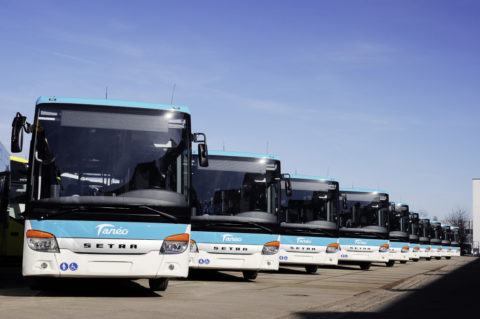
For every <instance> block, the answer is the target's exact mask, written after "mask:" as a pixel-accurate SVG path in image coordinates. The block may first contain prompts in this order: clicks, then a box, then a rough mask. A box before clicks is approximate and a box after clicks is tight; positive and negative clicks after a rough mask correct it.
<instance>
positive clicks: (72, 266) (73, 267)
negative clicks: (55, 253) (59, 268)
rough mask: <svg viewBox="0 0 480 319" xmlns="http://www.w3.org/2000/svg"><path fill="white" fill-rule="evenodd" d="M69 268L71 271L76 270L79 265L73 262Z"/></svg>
mask: <svg viewBox="0 0 480 319" xmlns="http://www.w3.org/2000/svg"><path fill="white" fill-rule="evenodd" d="M69 268H70V270H71V271H75V270H77V269H78V265H77V263H71V264H70V267H69Z"/></svg>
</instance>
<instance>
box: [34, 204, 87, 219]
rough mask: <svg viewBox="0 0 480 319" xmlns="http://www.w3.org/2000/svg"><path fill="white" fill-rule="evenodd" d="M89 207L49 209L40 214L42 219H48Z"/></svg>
mask: <svg viewBox="0 0 480 319" xmlns="http://www.w3.org/2000/svg"><path fill="white" fill-rule="evenodd" d="M86 210H87V209H86V208H85V207H72V208H66V209H61V210H55V211H49V212H46V213H44V214H42V215H41V216H40V219H48V218H50V217H57V216H62V215H66V214H71V213H75V212H80V211H86Z"/></svg>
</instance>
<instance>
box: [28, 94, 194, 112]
mask: <svg viewBox="0 0 480 319" xmlns="http://www.w3.org/2000/svg"><path fill="white" fill-rule="evenodd" d="M60 103H61V104H85V105H99V106H117V107H135V108H143V109H156V110H171V111H178V112H183V113H187V114H190V110H189V109H188V107H186V106H177V105H165V104H156V103H148V102H137V101H125V100H109V99H88V98H72V97H55V96H40V97H39V98H38V99H37V103H36V105H39V104H60Z"/></svg>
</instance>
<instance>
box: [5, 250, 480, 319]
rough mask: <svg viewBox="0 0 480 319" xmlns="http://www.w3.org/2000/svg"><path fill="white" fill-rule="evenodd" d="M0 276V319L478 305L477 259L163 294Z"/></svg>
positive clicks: (411, 312)
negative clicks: (31, 284)
mask: <svg viewBox="0 0 480 319" xmlns="http://www.w3.org/2000/svg"><path fill="white" fill-rule="evenodd" d="M0 270H1V271H2V272H1V274H0V276H1V277H0V279H1V280H0V318H29V319H31V318H50V319H54V318H100V317H103V318H153V317H155V318H166V317H167V316H168V317H169V318H215V317H216V318H298V319H303V318H370V317H373V318H402V319H405V318H420V317H422V314H428V316H427V317H425V318H430V317H431V318H439V317H446V316H447V315H450V314H454V310H455V309H460V310H461V311H464V312H465V313H468V311H471V310H472V309H474V308H475V307H476V305H477V304H478V302H477V304H475V302H476V301H474V300H473V299H474V298H478V297H476V295H475V294H473V295H472V294H469V293H468V292H467V290H466V289H468V288H469V287H471V286H473V285H476V287H475V289H476V290H478V289H479V287H480V285H479V284H480V259H476V258H471V257H458V258H455V259H452V260H444V259H442V260H440V261H438V260H432V261H420V262H416V263H414V262H409V263H408V264H405V265H403V264H398V263H397V264H396V265H395V267H393V268H387V267H384V266H382V265H378V266H373V267H372V268H371V269H370V270H369V271H361V270H359V269H358V267H355V266H351V267H350V266H349V267H330V268H320V269H319V270H318V273H317V274H316V275H308V274H306V273H305V272H304V271H303V269H302V268H293V267H288V268H282V269H281V271H280V272H279V273H273V272H272V273H262V274H260V275H259V276H258V278H257V281H256V282H245V281H244V280H243V278H242V276H241V274H240V273H235V272H195V273H193V274H192V276H191V277H190V278H189V279H188V280H176V281H171V282H170V286H169V288H168V290H167V291H165V292H162V293H153V292H151V291H150V290H149V289H148V288H147V286H148V283H147V281H146V280H138V281H124V280H63V281H58V282H54V283H53V284H52V286H51V288H50V289H48V290H45V291H41V292H33V291H31V290H29V289H28V288H27V287H26V285H25V284H24V282H23V280H22V279H21V276H20V274H19V273H18V271H16V270H15V269H14V268H12V267H10V268H0ZM448 298H450V299H448ZM454 302H457V303H458V305H460V308H455V306H454ZM456 316H458V314H457V315H453V316H451V318H453V319H455V318H454V317H456ZM474 317H476V316H474Z"/></svg>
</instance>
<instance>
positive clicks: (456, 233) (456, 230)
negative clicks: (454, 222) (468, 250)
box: [450, 226, 461, 257]
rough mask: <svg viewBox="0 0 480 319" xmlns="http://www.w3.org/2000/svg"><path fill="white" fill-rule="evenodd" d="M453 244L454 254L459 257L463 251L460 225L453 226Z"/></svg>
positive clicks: (451, 237)
mask: <svg viewBox="0 0 480 319" xmlns="http://www.w3.org/2000/svg"><path fill="white" fill-rule="evenodd" d="M450 229H451V231H452V232H451V234H450V240H451V246H452V253H453V254H452V256H455V257H459V256H460V252H461V240H460V227H458V226H451V227H450Z"/></svg>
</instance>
